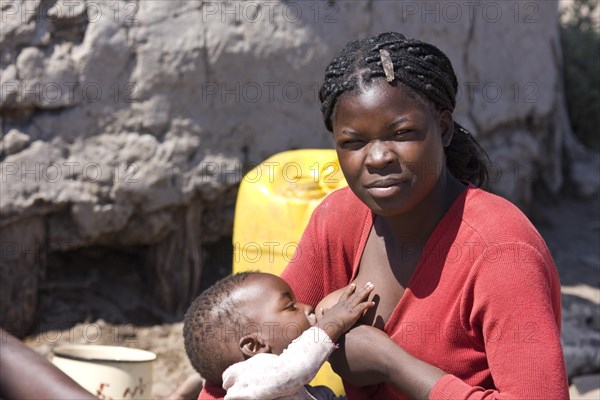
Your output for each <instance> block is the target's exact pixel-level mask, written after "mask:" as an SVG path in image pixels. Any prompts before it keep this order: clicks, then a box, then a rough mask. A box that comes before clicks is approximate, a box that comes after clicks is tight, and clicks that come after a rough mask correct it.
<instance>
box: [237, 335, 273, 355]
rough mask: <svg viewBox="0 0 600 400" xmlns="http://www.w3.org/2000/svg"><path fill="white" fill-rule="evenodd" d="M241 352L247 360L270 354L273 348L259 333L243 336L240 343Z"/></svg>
mask: <svg viewBox="0 0 600 400" xmlns="http://www.w3.org/2000/svg"><path fill="white" fill-rule="evenodd" d="M239 347H240V351H241V352H242V354H243V355H244V357H245V358H250V357H252V356H255V355H257V354H259V353H270V352H271V346H270V345H269V344H268V343H265V342H264V341H263V340H262V339H261V338H260V336H259V334H257V333H251V334H249V335H246V336H243V337H242V338H241V339H240V342H239Z"/></svg>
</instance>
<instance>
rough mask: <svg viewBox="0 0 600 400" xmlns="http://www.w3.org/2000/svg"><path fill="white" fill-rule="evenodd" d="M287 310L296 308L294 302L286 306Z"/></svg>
mask: <svg viewBox="0 0 600 400" xmlns="http://www.w3.org/2000/svg"><path fill="white" fill-rule="evenodd" d="M286 309H287V310H295V309H296V303H292V304H290V305H289V306H287V307H286Z"/></svg>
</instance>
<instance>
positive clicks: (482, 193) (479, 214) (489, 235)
mask: <svg viewBox="0 0 600 400" xmlns="http://www.w3.org/2000/svg"><path fill="white" fill-rule="evenodd" d="M467 190H468V192H467V195H466V198H465V206H464V209H463V215H462V220H463V223H466V224H468V225H469V226H470V228H471V229H472V230H474V231H475V232H477V234H478V235H479V236H480V237H481V238H482V239H483V240H484V241H486V242H488V243H499V242H524V243H529V244H531V245H534V247H537V245H543V247H544V248H545V247H546V246H545V243H544V242H543V239H542V237H541V235H540V234H539V232H538V231H537V229H536V228H535V226H534V225H533V223H532V222H531V221H530V220H529V218H527V216H526V215H525V214H524V213H523V211H521V210H520V209H519V208H518V207H517V206H516V205H514V204H513V203H511V202H510V201H509V200H507V199H505V198H503V197H501V196H499V195H496V194H494V193H490V192H488V191H486V190H483V189H480V188H477V187H474V186H469V187H468V189H467Z"/></svg>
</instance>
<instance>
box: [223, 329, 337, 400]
mask: <svg viewBox="0 0 600 400" xmlns="http://www.w3.org/2000/svg"><path fill="white" fill-rule="evenodd" d="M334 349H335V344H334V343H333V342H332V341H331V339H330V338H329V336H328V335H327V333H325V331H323V330H322V329H319V328H318V327H312V328H310V329H308V330H306V331H304V332H303V333H302V335H300V337H298V338H297V339H296V340H294V341H293V342H292V343H291V344H290V345H289V346H288V347H287V349H285V350H284V351H283V353H281V355H279V356H276V355H274V354H264V353H262V354H257V355H255V356H253V357H251V358H249V359H248V360H245V361H242V362H239V363H235V364H233V365H232V366H230V367H229V368H227V369H226V370H225V372H223V389H225V390H227V395H226V396H225V400H255V399H261V400H267V399H286V400H292V399H293V400H309V399H311V400H314V399H315V397H313V396H312V395H311V394H310V393H308V391H307V390H306V389H305V388H304V385H306V384H308V383H309V382H310V381H311V380H312V379H313V378H314V377H315V375H316V374H317V372H318V371H319V368H321V365H323V363H324V362H325V361H326V360H327V358H329V355H330V354H331V353H332V352H333V350H334ZM319 388H324V387H319ZM313 392H314V393H315V394H318V396H319V397H318V399H321V398H323V399H334V398H335V394H334V393H333V392H332V391H331V390H330V389H329V393H327V389H320V390H317V391H314V390H313Z"/></svg>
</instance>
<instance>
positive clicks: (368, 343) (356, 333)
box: [329, 325, 398, 386]
mask: <svg viewBox="0 0 600 400" xmlns="http://www.w3.org/2000/svg"><path fill="white" fill-rule="evenodd" d="M339 345H340V348H339V349H337V350H335V351H334V352H333V354H332V355H331V357H329V362H330V363H331V366H332V368H333V370H334V371H335V372H336V373H337V374H338V375H340V376H341V377H342V379H344V380H346V381H348V382H350V383H351V384H352V385H354V386H366V385H375V384H378V383H381V382H384V381H386V380H387V371H386V369H387V367H386V365H385V360H387V359H388V358H389V357H390V354H389V353H386V349H388V350H389V349H392V350H396V349H395V348H396V347H398V345H396V343H394V342H393V341H392V340H391V339H390V338H389V337H388V335H386V334H385V333H384V332H383V331H381V330H379V329H377V328H374V327H372V326H369V325H359V326H356V327H354V328H352V329H351V330H350V331H348V333H346V335H345V336H343V337H342V338H341V339H340V341H339Z"/></svg>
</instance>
